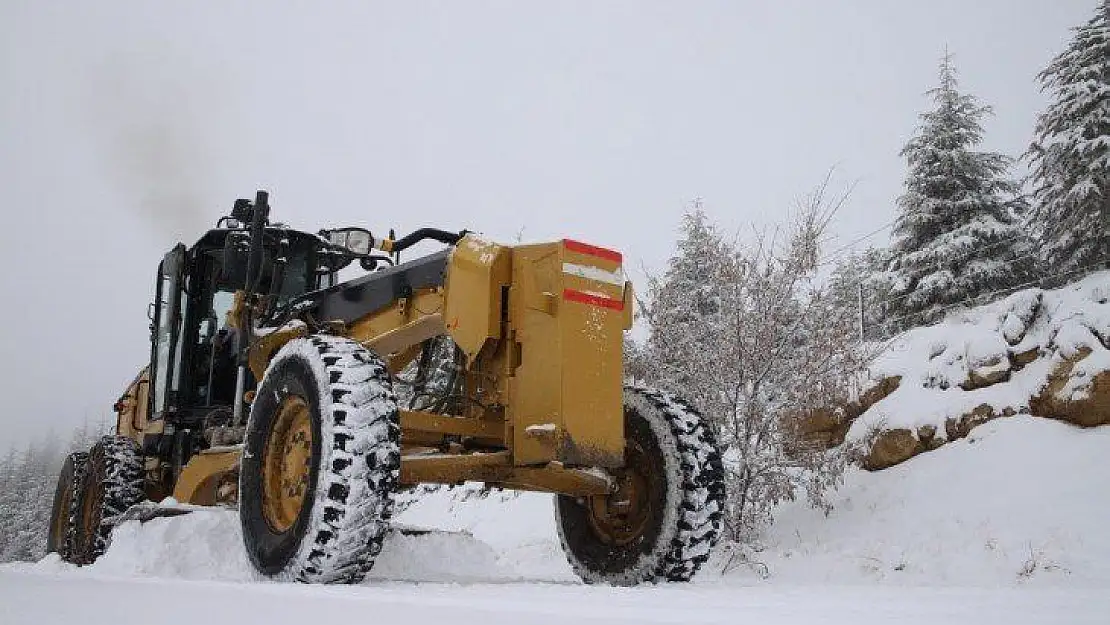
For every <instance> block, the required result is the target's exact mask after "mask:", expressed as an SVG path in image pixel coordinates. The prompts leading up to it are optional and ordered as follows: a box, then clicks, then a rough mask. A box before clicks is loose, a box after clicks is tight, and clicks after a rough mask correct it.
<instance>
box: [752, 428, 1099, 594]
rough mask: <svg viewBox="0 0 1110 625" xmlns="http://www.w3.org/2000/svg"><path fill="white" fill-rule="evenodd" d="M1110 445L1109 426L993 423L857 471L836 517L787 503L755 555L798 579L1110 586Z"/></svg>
mask: <svg viewBox="0 0 1110 625" xmlns="http://www.w3.org/2000/svg"><path fill="white" fill-rule="evenodd" d="M1108 453H1110V428H1099V429H1095V430H1082V429H1079V428H1075V427H1072V426H1069V425H1067V424H1064V423H1060V422H1057V421H1052V420H1048V419H1039V418H1035V417H1030V416H1017V417H1013V418H1010V419H1000V420H996V421H991V422H990V423H987V424H985V425H982V426H980V427H978V428H976V429H975V430H974V431H973V432H972V433H971V434H970V435H969V436H968V437H967V438H965V439H962V440H959V441H956V442H954V443H951V444H949V445H945V446H944V447H941V448H940V449H937V450H936V451H933V452H931V453H928V454H923V455H920V456H917V457H915V458H913V459H912V460H910V461H908V462H905V463H903V464H900V465H898V466H896V467H892V468H890V469H887V470H885V471H878V472H873V473H872V472H867V471H863V470H860V469H853V470H851V471H849V473H848V474H847V476H846V482H845V484H844V486H843V487H842V488H841V489H840V490H839V491H838V492H837V493H836V494H835V495H834V496H833V504H834V506H835V509H834V510H833V512H832V514H830V515H829V516H828V517H825V516H824V515H823V514H822V513H821V512H819V511H816V510H812V509H811V508H809V507H808V506H807V505H806V504H805V502H804V501H803V502H795V503H790V504H786V505H784V506H781V507H780V508H779V509H778V510H777V512H776V515H775V524H774V526H773V527H772V528H771V530H770V532H769V534H768V537H767V548H766V549H765V550H764V551H763V552H762V553H758V554H756V558H757V559H758V560H760V561H762V562H763V563H764V564H765V565H766V566H767V567H768V570H769V574H770V579H771V580H778V581H782V580H790V581H791V582H799V583H810V582H820V583H880V584H907V585H912V584H917V585H921V584H925V585H960V586H966V585H976V586H981V585H988V586H995V585H1050V586H1102V587H1106V586H1110V533H1108V532H1107V531H1106V520H1107V519H1110V498H1107V497H1106V496H1105V494H1106V477H1107V475H1108V474H1110V473H1108V470H1107V468H1106V467H1107V465H1106V457H1107V454H1108ZM736 574H737V575H741V576H748V577H751V576H752V572H751V570H742V571H740V572H738V573H736Z"/></svg>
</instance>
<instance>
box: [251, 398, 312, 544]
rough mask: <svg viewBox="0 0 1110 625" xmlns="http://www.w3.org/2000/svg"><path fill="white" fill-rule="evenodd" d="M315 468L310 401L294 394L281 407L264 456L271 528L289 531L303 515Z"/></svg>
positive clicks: (265, 503) (264, 507)
mask: <svg viewBox="0 0 1110 625" xmlns="http://www.w3.org/2000/svg"><path fill="white" fill-rule="evenodd" d="M311 467H312V417H311V413H310V411H309V408H308V402H306V401H305V400H304V398H302V397H300V396H298V395H290V396H288V397H286V398H285V399H283V400H282V402H281V404H279V405H278V409H277V415H276V416H275V417H274V421H273V423H272V424H271V427H270V435H269V436H268V437H267V439H266V449H265V452H264V453H263V456H262V516H263V518H265V519H266V523H267V524H268V525H269V526H270V529H272V530H274V531H275V532H277V533H279V534H281V533H283V532H287V531H289V529H290V528H291V527H293V524H294V523H296V521H297V517H298V516H300V513H301V506H302V505H303V504H304V498H305V495H306V493H307V491H308V486H309V485H308V478H309V471H310V469H311Z"/></svg>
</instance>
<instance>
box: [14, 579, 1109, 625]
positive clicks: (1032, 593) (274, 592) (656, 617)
mask: <svg viewBox="0 0 1110 625" xmlns="http://www.w3.org/2000/svg"><path fill="white" fill-rule="evenodd" d="M0 606H2V607H0V623H4V624H5V625H53V624H56V623H57V624H61V623H88V624H96V625H101V624H103V625H109V624H111V625H123V624H129V623H136V624H137V623H144V624H146V623H157V624H159V625H222V624H224V623H227V624H229V625H244V624H247V623H265V624H267V625H276V624H279V623H305V624H306V625H326V624H330V623H346V622H367V623H383V624H386V623H388V624H392V623H414V624H415V623H420V624H423V623H433V622H435V623H446V622H451V623H455V624H457V625H470V624H474V625H491V624H493V623H512V624H513V625H531V624H533V623H535V624H539V623H558V624H560V625H566V624H568V623H610V624H616V623H641V624H642V623H683V624H690V625H692V624H699V623H728V624H730V625H737V624H743V623H751V624H758V625H779V624H783V625H785V624H805V625H814V624H816V623H844V624H846V625H847V624H850V625H866V624H869V623H900V624H903V625H911V624H916V623H920V624H926V623H927V624H929V625H937V624H953V623H974V624H976V625H983V624H987V623H1005V624H1006V625H1019V624H1022V623H1061V624H1069V625H1079V624H1082V623H1098V624H1100V625H1105V624H1106V623H1107V622H1110V594H1108V593H1106V592H1105V591H1102V590H1097V589H1087V590H1068V589H1033V588H1024V589H985V588H982V589H970V588H917V587H867V586H855V587H830V586H814V587H806V586H796V587H791V586H768V585H756V586H748V587H745V586H738V585H736V584H734V583H731V584H713V583H704V584H697V583H696V584H689V585H682V586H671V585H666V586H659V587H641V588H635V589H620V588H595V587H586V586H579V585H570V584H567V585H563V584H543V583H505V584H429V583H422V584H413V583H395V582H384V583H381V584H380V585H372V586H356V587H320V586H303V585H295V584H272V583H264V584H258V583H248V584H241V583H227V582H195V581H180V580H139V579H123V578H119V579H111V578H99V577H97V578H94V577H88V576H84V575H79V574H74V573H56V574H51V573H39V572H31V571H27V572H16V571H10V570H8V571H0Z"/></svg>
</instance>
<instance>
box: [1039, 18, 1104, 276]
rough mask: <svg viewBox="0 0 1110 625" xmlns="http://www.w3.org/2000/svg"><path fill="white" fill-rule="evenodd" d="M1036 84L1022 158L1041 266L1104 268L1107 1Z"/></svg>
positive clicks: (1070, 269)
mask: <svg viewBox="0 0 1110 625" xmlns="http://www.w3.org/2000/svg"><path fill="white" fill-rule="evenodd" d="M1037 78H1038V79H1039V80H1040V82H1041V89H1042V90H1043V91H1047V92H1050V93H1051V94H1052V97H1053V102H1052V104H1051V105H1049V107H1048V108H1047V109H1046V110H1045V112H1044V113H1042V114H1041V115H1040V117H1039V118H1038V120H1037V127H1036V130H1035V138H1034V141H1033V144H1032V145H1031V146H1030V148H1029V151H1028V152H1026V157H1027V158H1028V159H1029V162H1030V164H1031V166H1032V171H1031V173H1030V178H1031V180H1032V183H1033V192H1032V195H1033V200H1034V208H1033V211H1032V214H1031V225H1032V227H1033V230H1034V231H1035V232H1037V233H1038V238H1039V239H1040V244H1041V249H1042V251H1043V256H1044V261H1045V264H1046V266H1049V267H1052V268H1053V272H1054V273H1060V272H1066V273H1070V274H1078V273H1079V272H1081V271H1083V270H1086V269H1091V268H1096V267H1098V266H1110V0H1104V1H1103V3H1102V6H1100V7H1099V8H1098V9H1097V11H1096V14H1095V15H1094V17H1092V18H1091V19H1090V20H1088V21H1087V23H1086V24H1084V25H1082V26H1079V27H1078V28H1076V29H1075V36H1074V37H1073V38H1072V40H1071V42H1070V43H1069V44H1068V47H1067V49H1065V50H1064V51H1063V52H1061V53H1060V54H1059V55H1058V56H1056V58H1054V59H1053V60H1052V62H1051V63H1050V64H1049V66H1048V67H1047V68H1046V69H1045V70H1044V71H1042V72H1041V73H1040V74H1038V76H1037ZM1067 277H1068V275H1065V276H1063V277H1062V280H1059V281H1063V280H1066V279H1067Z"/></svg>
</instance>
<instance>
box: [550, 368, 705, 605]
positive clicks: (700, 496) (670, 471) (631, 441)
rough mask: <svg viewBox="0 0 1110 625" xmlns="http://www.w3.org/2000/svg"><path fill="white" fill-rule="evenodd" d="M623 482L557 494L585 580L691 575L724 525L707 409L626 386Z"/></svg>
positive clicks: (562, 535)
mask: <svg viewBox="0 0 1110 625" xmlns="http://www.w3.org/2000/svg"><path fill="white" fill-rule="evenodd" d="M624 423H625V467H624V468H623V469H621V470H618V471H614V474H615V477H616V478H617V481H618V484H619V486H620V489H619V490H618V492H616V493H614V494H611V495H606V496H600V497H573V496H566V495H560V496H558V497H556V500H555V516H556V520H557V526H558V530H559V539H560V540H561V542H562V544H563V550H564V551H565V552H566V556H567V560H568V561H569V562H570V565H571V568H573V569H574V572H575V573H577V574H578V576H579V577H581V578H582V581H584V582H586V583H587V584H612V585H616V586H631V585H635V584H639V583H643V582H655V581H688V580H689V579H690V578H692V577H693V576H694V573H696V572H697V570H698V568H699V567H700V566H701V565H702V564H704V563H705V561H706V560H707V559H708V558H709V553H710V550H711V549H712V548H713V545H715V544H716V542H717V538H718V536H719V535H720V531H721V519H722V515H723V513H724V495H725V488H724V470H723V467H722V465H721V454H720V452H719V451H718V449H717V445H716V441H715V440H714V437H713V434H712V433H711V432H710V430H709V428H708V427H707V426H706V425H705V424H704V423H703V422H702V418H701V415H699V414H698V412H697V411H696V410H694V409H693V408H692V407H690V406H689V405H688V404H686V403H685V402H683V401H681V400H679V399H678V398H676V397H674V396H672V395H669V394H667V393H663V392H660V391H655V390H652V389H648V388H644V387H639V386H628V387H625V389H624Z"/></svg>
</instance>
